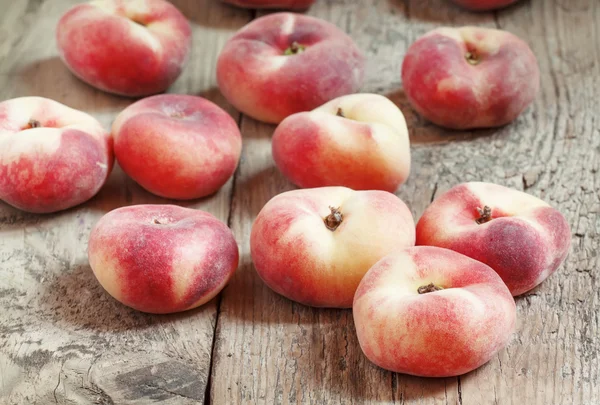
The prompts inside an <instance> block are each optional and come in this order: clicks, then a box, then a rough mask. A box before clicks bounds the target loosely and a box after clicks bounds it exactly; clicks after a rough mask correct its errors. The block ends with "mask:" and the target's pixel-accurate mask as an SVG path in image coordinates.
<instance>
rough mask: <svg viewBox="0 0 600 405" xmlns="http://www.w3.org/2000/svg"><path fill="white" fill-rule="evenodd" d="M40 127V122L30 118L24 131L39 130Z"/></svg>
mask: <svg viewBox="0 0 600 405" xmlns="http://www.w3.org/2000/svg"><path fill="white" fill-rule="evenodd" d="M41 126H42V123H41V122H39V121H38V120H35V119H33V118H32V119H30V120H29V122H28V123H27V126H26V127H25V128H24V129H31V128H40V127H41Z"/></svg>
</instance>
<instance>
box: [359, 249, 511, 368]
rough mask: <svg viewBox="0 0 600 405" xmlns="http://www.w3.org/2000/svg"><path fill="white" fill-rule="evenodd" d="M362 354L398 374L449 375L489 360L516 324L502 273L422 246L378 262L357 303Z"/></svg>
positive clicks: (450, 253) (504, 344)
mask: <svg viewBox="0 0 600 405" xmlns="http://www.w3.org/2000/svg"><path fill="white" fill-rule="evenodd" d="M352 311H353V316H354V323H355V325H356V334H357V335H358V341H359V343H360V347H361V349H362V350H363V352H364V354H365V356H366V357H367V358H368V359H369V360H370V361H372V362H373V363H375V364H376V365H378V366H379V367H382V368H385V369H386V370H391V371H394V372H398V373H405V374H412V375H416V376H422V377H451V376H457V375H461V374H465V373H468V372H469V371H472V370H474V369H476V368H478V367H480V366H482V365H483V364H485V363H487V362H488V361H489V360H490V359H491V358H492V357H493V356H494V355H495V354H496V353H498V351H500V350H501V349H502V348H504V347H505V346H506V345H507V344H508V342H509V341H510V338H511V336H512V333H513V332H514V329H515V319H516V308H515V302H514V300H513V298H512V296H511V295H510V292H509V291H508V289H507V288H506V286H505V285H504V283H503V282H502V280H501V279H500V277H498V275H497V274H496V273H495V272H494V270H492V269H491V268H489V267H488V266H486V265H485V264H483V263H480V262H478V261H476V260H473V259H470V258H468V257H466V256H463V255H461V254H459V253H456V252H453V251H451V250H447V249H442V248H437V247H430V246H418V247H413V248H408V249H405V250H400V251H397V252H394V253H392V254H390V255H388V256H386V257H384V258H383V259H381V260H380V261H379V262H377V263H376V264H375V265H374V266H373V267H372V268H371V269H370V270H369V271H368V272H367V274H366V275H365V277H364V278H363V279H362V281H361V282H360V285H359V287H358V289H357V291H356V296H355V298H354V305H353V308H352Z"/></svg>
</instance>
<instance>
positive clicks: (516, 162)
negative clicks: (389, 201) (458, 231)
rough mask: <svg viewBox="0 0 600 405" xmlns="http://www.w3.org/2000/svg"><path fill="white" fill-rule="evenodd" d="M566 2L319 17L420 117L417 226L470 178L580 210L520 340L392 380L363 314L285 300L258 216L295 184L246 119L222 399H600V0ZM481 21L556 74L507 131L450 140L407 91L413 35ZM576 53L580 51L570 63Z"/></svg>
mask: <svg viewBox="0 0 600 405" xmlns="http://www.w3.org/2000/svg"><path fill="white" fill-rule="evenodd" d="M562 3H564V4H562ZM562 3H561V4H558V3H557V2H554V1H551V0H546V1H541V0H540V1H536V2H528V1H523V2H521V3H520V4H517V5H516V6H513V7H511V8H508V9H506V10H503V11H501V12H497V13H495V14H492V13H485V14H481V13H480V14H473V13H466V12H464V11H463V10H460V9H459V8H457V7H454V6H452V5H450V4H448V2H447V1H443V0H437V1H433V0H432V1H419V0H409V1H404V2H401V1H380V2H375V5H371V4H369V5H367V4H366V3H365V4H362V3H361V2H352V1H339V0H338V1H321V2H320V3H318V4H317V5H315V6H314V7H313V8H312V9H311V10H310V14H313V15H316V16H319V17H322V18H325V19H327V20H330V21H332V22H334V23H336V24H337V25H338V26H340V27H341V28H343V29H344V30H346V31H347V32H349V33H350V34H351V35H352V36H353V37H354V38H355V39H356V40H357V42H358V43H359V45H360V46H361V47H362V48H363V49H364V50H365V51H366V52H367V54H368V56H369V63H368V69H367V85H366V86H365V89H364V90H365V91H373V92H379V93H383V94H386V95H388V97H390V98H391V99H392V100H393V101H395V102H396V103H397V104H398V105H399V106H400V107H401V108H402V110H403V112H404V113H405V115H406V117H407V121H408V124H409V127H410V131H411V141H412V144H413V155H412V159H413V173H412V174H411V178H410V180H409V181H408V183H407V184H406V185H405V186H404V187H403V188H402V190H401V191H400V192H399V193H398V195H399V196H401V197H402V198H403V199H404V200H405V201H406V202H407V203H408V204H409V206H410V207H411V209H412V211H413V214H414V215H415V218H418V217H419V216H420V214H421V213H422V211H423V210H424V209H425V207H426V206H427V205H428V204H429V202H430V201H431V199H432V198H433V197H434V195H435V194H436V193H441V192H443V191H445V190H447V189H448V188H450V187H452V186H453V185H455V184H457V183H460V182H464V181H470V180H483V181H491V182H496V183H499V184H504V185H507V186H511V187H514V188H517V189H526V190H527V191H528V192H531V193H532V194H535V195H538V196H540V197H542V198H545V199H547V200H549V201H550V202H551V203H553V204H554V205H555V206H557V207H558V208H559V209H561V210H562V211H563V212H565V214H566V215H567V217H568V219H569V221H570V223H571V224H572V226H573V232H574V233H575V235H576V237H575V241H574V244H573V252H572V254H571V256H570V258H569V261H568V264H567V265H566V266H565V267H564V268H562V269H561V270H560V271H559V273H558V274H556V275H555V276H553V277H552V278H551V279H550V280H548V281H547V282H546V283H544V284H543V285H542V286H541V287H539V288H537V289H536V290H535V291H534V292H533V293H531V294H529V295H528V296H527V297H524V298H519V299H518V301H517V302H518V307H519V322H518V332H517V334H516V335H515V337H514V339H513V342H512V343H511V345H510V346H509V347H508V348H507V349H506V350H503V351H501V352H500V353H499V355H498V356H497V358H495V359H493V360H492V361H491V362H490V363H488V364H487V365H485V366H484V367H482V368H480V369H479V370H477V371H475V372H473V373H470V374H468V375H466V376H463V377H460V378H449V379H431V380H426V379H420V378H414V377H408V376H404V375H397V374H392V373H387V372H384V371H382V370H379V369H377V368H375V367H373V366H372V365H370V364H369V363H368V362H367V361H366V360H365V359H364V357H363V356H362V354H361V353H360V349H359V347H358V342H357V340H356V338H355V335H354V327H353V324H352V316H351V313H350V311H334V310H317V309H312V308H307V307H304V306H301V305H297V304H295V303H292V302H290V301H288V300H285V299H284V298H282V297H279V296H277V295H276V294H275V293H273V292H271V291H270V290H269V289H268V288H267V287H266V286H265V285H264V284H263V283H262V282H261V281H260V279H259V277H258V276H257V275H256V272H255V270H254V268H253V267H252V263H251V258H250V256H249V255H250V252H249V235H250V229H251V223H252V220H253V219H254V217H255V216H256V214H257V213H258V211H259V210H260V208H262V206H263V205H264V203H265V202H266V201H268V200H269V199H270V198H271V197H273V196H274V195H276V194H277V193H280V192H283V191H286V190H289V189H291V188H292V185H291V184H289V183H288V182H287V181H286V180H285V179H283V178H282V176H281V175H280V174H279V173H278V171H277V169H276V168H275V167H274V164H273V161H272V158H271V156H270V135H271V133H272V131H273V127H272V126H268V125H263V124H259V123H257V122H255V121H253V120H251V119H248V118H246V117H244V119H243V125H242V129H243V133H244V137H245V145H244V152H243V156H244V159H243V162H242V165H241V167H240V169H239V177H238V182H237V184H236V188H235V191H234V200H233V206H232V227H233V229H234V232H235V233H236V235H237V237H238V241H239V243H240V245H241V249H242V258H243V259H242V263H241V267H240V269H239V270H238V273H237V275H236V277H235V279H234V280H233V282H232V283H231V285H230V286H229V287H228V289H227V290H226V292H225V293H224V295H223V298H222V301H221V312H220V315H219V322H218V326H217V336H216V346H215V351H214V358H213V373H212V380H213V381H214V382H215V383H214V384H212V386H211V387H210V388H211V400H212V401H213V403H259V404H262V403H264V404H270V403H342V404H350V403H361V404H362V403H419V404H446V403H448V404H455V403H461V404H505V403H506V404H512V403H535V404H538V403H539V404H554V403H556V404H567V403H569V404H571V403H573V404H591V403H596V402H600V399H599V397H598V396H599V395H600V392H599V390H600V388H599V386H600V384H598V371H597V370H598V360H597V353H598V347H599V343H598V338H597V336H596V335H597V331H598V293H597V291H598V288H597V286H596V279H595V277H594V276H593V269H594V268H595V266H596V264H597V262H596V247H595V242H596V239H597V234H598V228H599V223H598V220H597V219H596V216H595V215H594V214H595V213H597V212H598V194H597V190H598V188H597V187H598V185H597V182H598V180H597V179H596V177H597V176H596V174H595V173H596V171H597V168H598V147H597V143H598V140H597V139H598V137H597V133H596V132H597V130H596V129H594V125H593V124H594V112H593V110H592V109H591V106H592V105H593V96H594V95H596V96H597V95H598V94H600V92H599V89H598V74H597V73H598V72H597V70H594V69H597V68H598V66H599V64H598V59H597V55H598V47H599V46H600V37H599V36H598V34H597V32H595V31H594V22H596V24H597V22H598V6H597V5H594V4H593V3H594V2H593V1H592V0H578V1H575V2H569V4H568V5H566V3H565V2H562ZM468 24H472V25H480V26H488V27H496V26H499V27H503V28H506V29H509V30H511V31H513V32H514V33H516V34H517V35H520V36H521V37H523V38H524V39H525V40H526V41H528V42H529V43H530V44H531V45H532V47H533V49H534V51H535V53H536V54H537V55H538V58H539V60H540V64H541V65H542V72H543V76H544V78H543V90H542V92H541V94H540V96H539V97H538V100H537V101H536V103H535V105H534V106H533V107H532V108H530V109H529V110H528V111H527V112H526V113H525V114H524V115H523V116H522V117H520V118H519V119H518V120H517V121H516V122H515V123H513V124H511V125H509V126H507V127H504V128H501V129H498V130H482V131H470V132H457V131H445V130H443V129H441V128H438V127H436V126H434V125H431V124H429V123H427V122H426V121H424V120H423V119H421V118H420V117H418V116H417V115H416V114H415V113H414V112H413V111H412V109H411V108H410V106H409V105H408V103H407V101H406V98H405V97H404V95H403V93H402V90H401V83H400V64H401V60H402V55H403V54H404V52H405V50H406V48H407V46H408V45H410V43H412V41H414V40H415V39H416V38H417V37H418V36H419V35H421V34H423V33H424V32H426V31H427V30H429V29H432V28H434V27H437V26H439V25H468ZM557 24H558V26H557ZM580 24H583V25H584V26H585V27H588V29H587V31H583V32H582V33H579V34H574V32H575V31H573V29H572V27H574V26H578V25H580ZM567 44H568V46H570V47H571V48H572V51H570V52H569V53H567V55H568V56H567V55H564V56H561V54H562V53H564V52H565V51H564V49H565V48H564V46H565V45H567ZM571 54H574V56H571ZM557 55H558V56H557ZM565 59H566V60H565ZM558 76H560V77H562V79H558V78H557V77H558ZM584 78H585V80H583V79H584ZM559 81H560V83H557V82H559ZM574 100H577V102H575V103H574V104H572V103H573V101H574ZM574 134H575V135H574ZM574 136H575V137H576V138H579V139H577V140H574V139H575V138H573V137H574ZM594 136H595V137H596V139H594ZM532 156H533V157H532ZM577 235H580V236H577ZM240 356H241V359H240Z"/></svg>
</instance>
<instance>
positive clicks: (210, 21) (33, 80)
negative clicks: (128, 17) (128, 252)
mask: <svg viewBox="0 0 600 405" xmlns="http://www.w3.org/2000/svg"><path fill="white" fill-rule="evenodd" d="M75 3H78V2H77V1H68V0H47V1H33V0H32V1H11V2H8V1H4V2H2V4H1V6H2V10H3V14H1V15H0V22H1V24H0V26H1V30H2V35H1V37H0V60H1V61H2V63H1V64H0V99H8V98H13V97H18V96H28V95H37V96H44V97H48V98H52V99H55V100H57V101H60V102H63V103H65V104H67V105H69V106H71V107H74V108H77V109H80V110H83V111H87V112H89V113H90V114H92V115H94V116H95V117H96V118H98V119H99V120H100V121H101V122H102V124H103V125H104V126H105V128H107V129H108V128H110V125H111V123H112V120H113V119H114V117H115V116H116V114H118V113H119V112H120V111H121V110H122V109H123V108H124V107H126V106H127V105H129V104H130V103H131V102H132V101H133V100H131V99H126V98H120V97H116V96H111V95H108V94H105V93H102V92H100V91H96V90H94V89H92V88H91V87H89V86H87V85H85V84H84V83H82V82H80V81H79V80H77V79H76V78H75V77H74V76H72V75H71V74H70V73H69V72H68V71H67V69H66V68H65V67H64V66H63V64H62V63H61V61H60V60H59V59H58V57H57V51H56V46H55V43H54V27H55V25H56V22H57V21H58V18H59V17H60V15H61V14H62V13H63V12H64V11H66V9H67V8H68V7H70V6H71V5H72V4H75ZM173 3H175V5H176V6H177V7H179V8H180V10H182V11H183V12H184V14H185V15H186V16H187V17H188V18H189V19H190V20H191V23H192V26H193V35H194V45H193V51H192V55H191V58H190V61H189V63H188V65H187V68H186V69H185V71H184V73H183V74H182V76H181V77H180V78H179V80H178V81H177V82H176V83H175V84H174V86H173V87H172V88H171V89H170V90H169V91H170V92H173V93H187V94H197V95H203V96H205V97H207V98H209V99H211V100H213V101H215V102H216V103H217V104H219V105H221V106H222V107H224V108H226V109H227V110H228V111H229V112H231V114H232V115H233V116H234V117H235V118H237V117H238V114H237V112H235V111H234V110H233V109H232V108H231V107H230V106H229V105H228V104H227V103H226V102H225V100H224V99H223V98H222V97H221V96H220V94H219V93H218V91H216V82H215V74H214V73H215V72H214V69H215V58H216V55H217V54H218V50H219V49H220V48H221V47H222V46H223V44H224V42H225V40H226V39H227V38H228V37H229V36H230V35H231V34H232V33H233V32H235V31H236V30H237V29H238V28H239V27H241V26H242V25H243V24H245V23H246V22H247V21H249V19H250V18H251V14H250V13H249V12H247V11H242V10H238V9H233V8H231V7H226V6H223V5H221V3H219V2H215V1H212V0H174V1H173ZM5 10H6V13H4V11H5ZM231 192H232V181H230V182H229V183H228V184H227V185H226V186H224V187H223V188H222V189H221V190H220V191H219V192H218V193H217V194H216V195H214V196H212V197H209V198H206V199H203V200H200V201H191V202H185V203H182V204H181V205H184V206H189V207H195V208H200V209H204V210H206V211H209V212H211V213H212V214H214V215H216V216H217V217H219V218H220V219H221V220H223V221H225V222H227V220H228V216H229V205H230V198H231ZM142 203H152V204H156V203H173V201H169V200H165V199H162V198H158V197H155V196H152V195H150V194H149V193H147V192H146V191H144V190H143V189H141V188H140V187H139V186H137V185H136V184H135V183H134V182H133V181H132V180H130V179H128V178H127V177H126V176H125V175H124V174H123V172H122V171H121V170H120V169H119V168H118V167H117V168H116V169H115V171H114V172H113V174H112V175H111V178H110V180H109V182H108V184H107V185H106V186H105V187H104V188H103V190H102V191H101V192H100V193H99V195H98V196H96V197H95V198H94V199H92V200H91V201H89V202H88V203H86V204H83V205H82V206H80V207H78V208H75V209H72V210H68V211H65V212H62V213H57V214H53V215H29V214H25V213H22V212H20V211H18V210H16V209H13V208H11V207H9V206H7V205H6V204H2V203H0V274H1V275H2V277H1V278H2V279H1V280H0V308H3V310H2V311H0V403H2V404H34V403H38V404H48V403H55V402H56V403H60V404H86V403H90V404H97V403H102V404H111V403H115V404H135V403H137V404H147V403H149V402H151V401H155V402H161V403H165V404H171V403H176V404H186V403H190V404H191V403H202V402H203V401H204V396H205V392H206V387H207V381H208V371H209V367H210V357H211V350H212V342H213V335H214V327H215V319H216V311H217V306H216V300H213V301H212V302H210V303H208V304H206V305H205V306H203V307H201V308H199V309H196V310H192V311H189V312H186V313H183V314H177V315H171V316H152V315H147V314H142V313H139V312H136V311H133V310H130V309H128V308H126V307H124V306H123V305H120V304H119V303H117V302H116V301H115V300H113V299H112V298H110V297H109V296H108V295H107V294H106V293H105V292H104V291H103V290H102V288H101V287H100V286H99V285H98V283H97V282H96V280H95V278H94V276H93V275H92V272H91V269H90V267H89V265H88V262H87V255H86V248H87V239H88V236H89V232H90V230H91V227H92V226H93V225H94V224H95V222H96V221H97V220H98V219H99V217H100V216H101V215H103V214H104V213H106V212H107V211H109V210H111V209H114V208H117V207H119V206H124V205H129V204H142Z"/></svg>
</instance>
